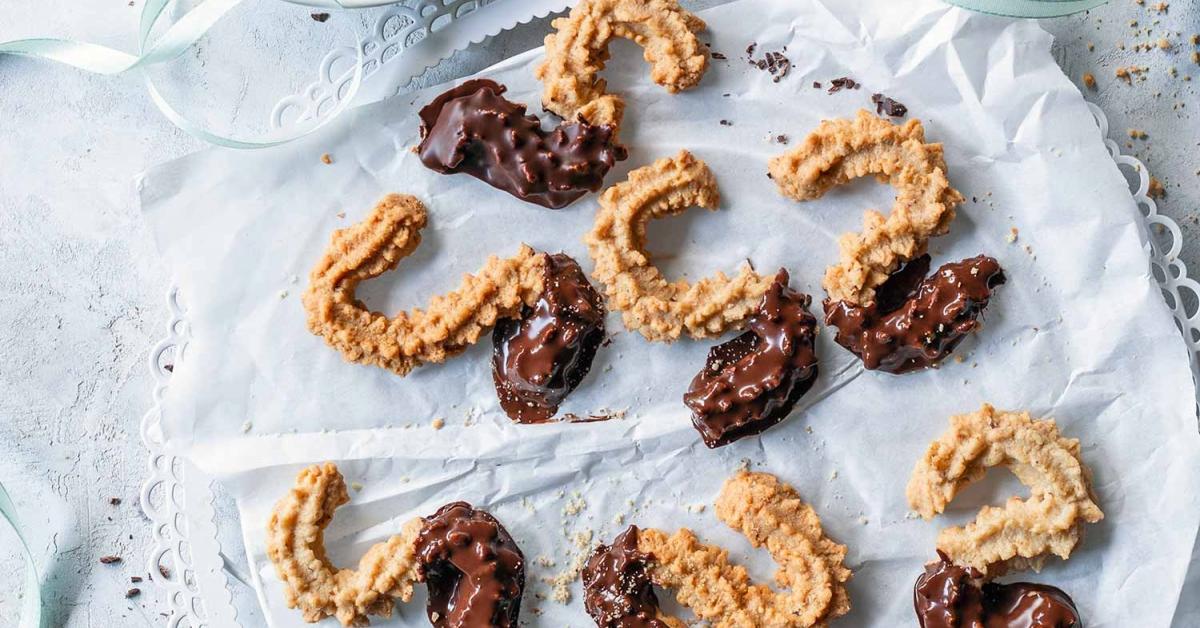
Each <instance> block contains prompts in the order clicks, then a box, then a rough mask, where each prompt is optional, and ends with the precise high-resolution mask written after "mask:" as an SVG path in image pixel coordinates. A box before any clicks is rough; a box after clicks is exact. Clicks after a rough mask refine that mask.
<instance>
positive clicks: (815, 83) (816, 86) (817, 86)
mask: <svg viewBox="0 0 1200 628" xmlns="http://www.w3.org/2000/svg"><path fill="white" fill-rule="evenodd" d="M813 89H821V81H813Z"/></svg>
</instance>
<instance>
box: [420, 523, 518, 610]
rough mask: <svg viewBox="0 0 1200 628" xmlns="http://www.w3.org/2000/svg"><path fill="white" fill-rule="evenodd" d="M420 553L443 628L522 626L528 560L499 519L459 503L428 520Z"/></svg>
mask: <svg viewBox="0 0 1200 628" xmlns="http://www.w3.org/2000/svg"><path fill="white" fill-rule="evenodd" d="M424 523H425V525H423V526H422V527H421V532H420V534H418V535H417V540H416V543H415V550H416V556H417V564H418V573H419V575H420V578H421V580H423V581H424V582H425V584H426V586H427V587H428V589H429V603H428V605H427V606H426V611H427V613H428V614H429V621H430V622H431V623H432V624H433V625H434V626H436V627H438V628H483V627H489V626H496V627H503V628H508V627H511V626H516V625H517V617H518V615H520V613H521V594H522V593H523V592H524V590H525V556H524V555H523V554H522V553H521V548H519V547H517V544H516V542H515V541H513V539H512V537H511V536H509V535H508V531H507V530H505V529H504V526H502V525H500V522H499V521H497V520H496V518H495V517H493V516H492V515H490V514H488V513H487V512H484V511H482V510H476V509H474V508H472V507H471V505H470V504H468V503H466V502H453V503H450V504H446V505H445V506H442V507H441V508H439V509H438V511H437V512H436V513H434V514H433V515H432V516H430V517H426V518H425V519H424Z"/></svg>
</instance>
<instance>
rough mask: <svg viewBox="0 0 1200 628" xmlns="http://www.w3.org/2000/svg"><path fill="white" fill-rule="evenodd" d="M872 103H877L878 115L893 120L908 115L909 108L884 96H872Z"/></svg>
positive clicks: (876, 110)
mask: <svg viewBox="0 0 1200 628" xmlns="http://www.w3.org/2000/svg"><path fill="white" fill-rule="evenodd" d="M871 102H873V103H875V113H876V114H878V115H883V114H886V115H888V116H891V117H893V118H903V117H904V116H906V115H908V107H905V106H904V105H903V104H902V103H901V102H899V101H897V100H893V99H891V98H888V97H887V96H884V95H883V94H871Z"/></svg>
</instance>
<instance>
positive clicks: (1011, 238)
mask: <svg viewBox="0 0 1200 628" xmlns="http://www.w3.org/2000/svg"><path fill="white" fill-rule="evenodd" d="M1019 234H1020V231H1018V230H1017V228H1016V227H1010V228H1009V229H1008V236H1007V237H1005V238H1004V239H1005V241H1007V242H1008V243H1009V244H1012V243H1013V242H1016V241H1017V236H1018V235H1019Z"/></svg>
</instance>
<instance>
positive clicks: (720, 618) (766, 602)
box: [637, 471, 852, 628]
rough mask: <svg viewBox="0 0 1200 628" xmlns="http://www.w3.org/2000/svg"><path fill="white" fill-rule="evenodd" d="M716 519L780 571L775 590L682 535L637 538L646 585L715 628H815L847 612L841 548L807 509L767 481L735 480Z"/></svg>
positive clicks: (763, 476) (755, 477) (744, 475)
mask: <svg viewBox="0 0 1200 628" xmlns="http://www.w3.org/2000/svg"><path fill="white" fill-rule="evenodd" d="M716 511H717V517H718V518H719V519H720V520H721V521H724V522H725V523H726V524H727V525H729V526H730V527H731V528H733V529H735V530H737V531H739V532H741V533H742V534H744V535H745V536H746V538H747V539H749V540H750V543H751V544H752V545H754V546H755V547H764V546H765V547H766V548H767V551H769V552H770V553H771V557H772V558H774V559H775V562H776V563H777V564H778V565H779V570H778V571H777V572H776V573H775V583H776V584H777V585H779V586H780V587H783V588H786V589H787V591H775V590H773V589H771V587H769V586H766V585H762V584H754V583H753V582H751V580H750V576H749V574H748V573H747V572H746V569H745V568H744V567H741V566H740V565H733V564H730V562H729V553H728V552H727V551H725V550H723V549H720V548H718V547H714V546H711V545H705V544H703V543H701V542H700V541H699V540H698V539H697V538H696V535H695V534H694V533H693V532H692V531H691V530H688V529H686V528H683V529H680V530H678V531H677V532H675V533H674V534H672V535H669V536H668V535H667V534H666V533H664V532H662V531H660V530H653V529H650V530H642V531H640V533H639V535H638V544H637V547H638V550H639V551H641V552H643V553H645V554H648V555H650V556H651V557H652V558H651V560H650V577H651V579H652V580H653V581H654V583H655V584H657V585H659V586H662V587H664V588H667V589H673V590H674V591H675V596H676V598H677V599H678V601H679V603H680V604H683V605H684V606H687V607H688V608H690V609H691V610H692V611H693V612H694V613H696V616H697V617H699V618H700V619H702V620H707V621H709V622H712V625H713V626H717V627H719V628H725V627H728V628H733V627H737V628H757V627H761V626H780V627H783V626H788V627H790V626H819V625H825V624H826V623H828V622H829V621H830V620H833V619H835V618H837V617H840V616H842V615H844V614H846V613H847V612H849V610H850V598H849V595H848V594H847V592H846V586H845V585H846V582H847V581H848V580H849V579H850V577H851V575H852V574H851V572H850V570H849V569H847V568H846V566H845V565H844V564H843V563H844V560H845V557H846V546H844V545H839V544H837V543H835V542H833V541H832V540H830V539H829V538H828V537H826V536H825V533H824V531H823V530H822V529H821V520H820V519H819V518H818V517H817V515H816V513H815V512H813V509H812V507H810V506H809V505H808V504H805V503H804V502H803V501H801V500H800V496H799V495H798V494H797V493H796V491H795V489H793V488H792V487H790V486H788V485H787V484H784V483H782V482H780V481H779V479H778V478H776V477H775V476H773V475H770V474H767V473H748V472H745V471H743V472H739V473H738V474H737V475H735V476H733V477H732V478H730V479H729V480H727V481H726V482H725V486H724V488H722V489H721V494H720V495H719V496H718V497H717V503H716Z"/></svg>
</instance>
